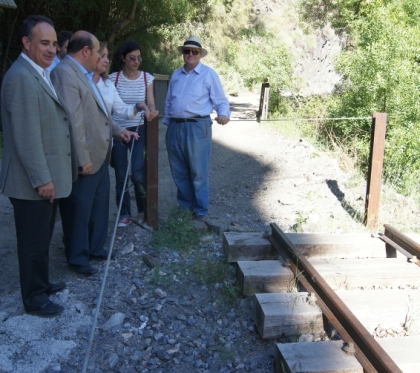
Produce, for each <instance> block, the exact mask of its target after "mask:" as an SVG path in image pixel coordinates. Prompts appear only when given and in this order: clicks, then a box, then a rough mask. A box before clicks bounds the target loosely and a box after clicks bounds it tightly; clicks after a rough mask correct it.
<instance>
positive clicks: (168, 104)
mask: <svg viewBox="0 0 420 373" xmlns="http://www.w3.org/2000/svg"><path fill="white" fill-rule="evenodd" d="M171 79H172V78H171ZM171 97H172V84H171V80H169V84H168V92H166V99H165V113H164V114H165V117H164V118H163V124H166V125H168V124H169V122H170V118H169V113H170V109H171Z"/></svg>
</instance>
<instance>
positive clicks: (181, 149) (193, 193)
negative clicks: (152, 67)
mask: <svg viewBox="0 0 420 373" xmlns="http://www.w3.org/2000/svg"><path fill="white" fill-rule="evenodd" d="M178 51H179V52H180V53H182V55H183V59H184V66H182V67H181V68H179V69H177V70H175V72H174V73H173V74H172V76H171V80H170V82H169V87H168V93H167V95H166V104H165V115H166V116H165V119H164V120H163V123H164V124H166V125H167V126H168V129H167V131H166V148H167V151H168V158H169V164H170V166H171V172H172V177H173V179H174V182H175V184H176V186H177V188H178V192H177V199H178V203H179V205H180V206H181V208H182V209H184V210H190V211H191V212H192V213H193V214H194V218H195V219H196V220H199V221H206V216H207V214H208V212H209V163H210V152H211V137H212V130H211V126H212V120H211V118H210V114H211V113H212V111H213V109H215V110H216V112H217V117H216V118H215V120H216V121H217V123H219V124H221V125H225V124H227V123H228V122H229V117H230V110H229V101H228V100H227V98H226V96H225V94H224V92H223V88H222V85H221V83H220V79H219V76H218V75H217V73H216V72H215V71H214V70H213V69H212V68H210V67H208V66H205V65H203V64H202V63H201V62H200V59H201V58H202V57H205V56H206V55H207V53H208V52H207V50H206V49H205V48H203V47H202V45H201V41H200V39H199V38H198V37H197V36H190V37H189V38H188V39H187V40H186V41H185V42H184V45H182V46H179V47H178Z"/></svg>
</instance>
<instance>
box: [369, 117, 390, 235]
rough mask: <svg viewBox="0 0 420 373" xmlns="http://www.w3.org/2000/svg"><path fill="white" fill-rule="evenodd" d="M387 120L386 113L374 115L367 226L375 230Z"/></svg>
mask: <svg viewBox="0 0 420 373" xmlns="http://www.w3.org/2000/svg"><path fill="white" fill-rule="evenodd" d="M386 119H387V115H386V113H377V112H375V113H373V118H372V132H371V139H370V155H369V169H368V179H367V186H366V202H365V225H366V227H367V228H368V229H374V228H375V227H376V225H377V223H378V215H379V201H380V194H381V185H382V168H383V162H384V149H385V133H386Z"/></svg>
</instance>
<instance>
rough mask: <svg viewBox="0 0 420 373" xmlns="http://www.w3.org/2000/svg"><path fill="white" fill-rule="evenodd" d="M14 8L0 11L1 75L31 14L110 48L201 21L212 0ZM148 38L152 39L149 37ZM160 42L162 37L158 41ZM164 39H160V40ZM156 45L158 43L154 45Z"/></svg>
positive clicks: (27, 0) (26, 3) (51, 0)
mask: <svg viewBox="0 0 420 373" xmlns="http://www.w3.org/2000/svg"><path fill="white" fill-rule="evenodd" d="M15 2H16V4H17V9H3V10H2V11H1V13H0V24H1V25H2V31H1V35H0V43H1V54H0V58H1V76H3V75H4V74H5V72H6V70H7V69H8V67H9V66H10V64H11V63H12V62H13V61H14V60H15V59H16V57H17V55H18V54H19V52H20V49H21V42H20V26H21V24H22V22H23V20H24V19H25V18H26V17H27V16H29V15H31V14H43V15H45V16H47V17H50V18H51V19H52V20H53V21H54V24H55V29H56V30H57V32H59V31H60V30H71V31H76V30H80V29H83V30H87V31H89V32H92V33H93V34H95V35H96V36H97V38H98V39H99V40H106V41H108V43H109V46H110V48H109V49H110V50H111V51H112V49H113V46H114V45H115V44H119V43H121V42H123V41H126V40H128V39H132V38H134V39H136V40H139V41H140V43H141V44H144V43H143V42H146V43H147V40H148V39H149V36H150V35H154V36H156V35H157V36H161V35H162V34H159V33H158V30H160V29H162V28H165V27H171V26H173V25H177V24H181V23H185V22H190V21H197V22H199V21H201V20H202V19H203V18H204V16H205V14H206V12H207V11H208V9H209V7H210V6H211V5H212V1H210V0H209V1H202V0H176V1H173V0H102V1H86V0H48V1H47V0H16V1H15ZM152 39H155V38H153V37H152ZM161 41H162V40H161ZM163 41H164V40H163ZM154 46H155V48H156V46H158V47H159V46H160V45H159V43H157V44H155V45H154Z"/></svg>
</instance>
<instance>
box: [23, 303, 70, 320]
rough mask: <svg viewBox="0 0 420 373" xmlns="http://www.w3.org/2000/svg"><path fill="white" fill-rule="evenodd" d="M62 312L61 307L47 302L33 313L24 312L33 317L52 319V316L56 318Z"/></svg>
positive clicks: (62, 308)
mask: <svg viewBox="0 0 420 373" xmlns="http://www.w3.org/2000/svg"><path fill="white" fill-rule="evenodd" d="M63 311H64V307H63V306H60V305H59V304H56V303H53V302H51V301H48V302H47V303H45V304H43V305H42V306H41V307H39V308H38V309H36V310H33V311H26V313H27V314H29V315H34V316H39V317H54V316H58V315H59V314H60V313H62V312H63Z"/></svg>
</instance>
